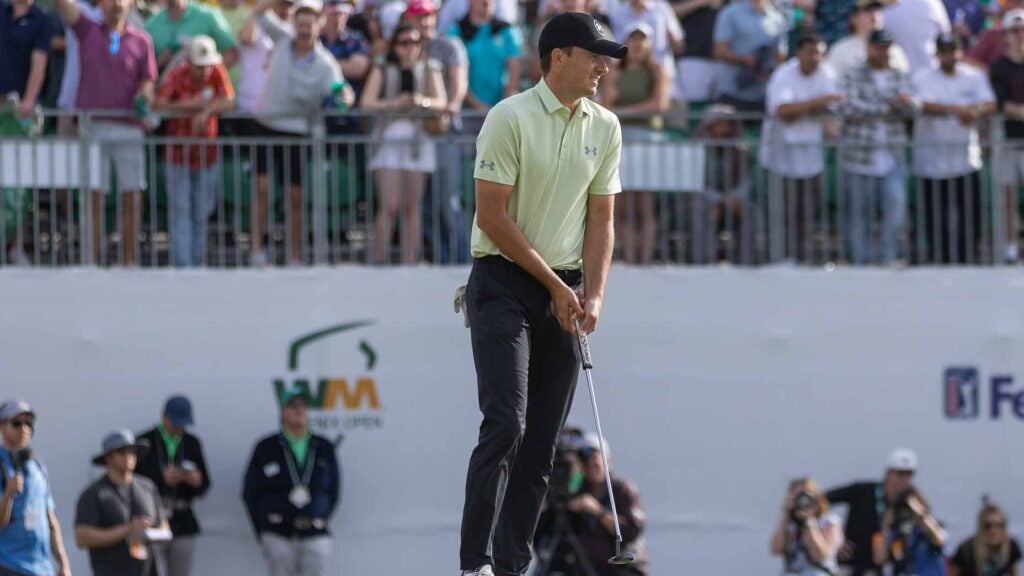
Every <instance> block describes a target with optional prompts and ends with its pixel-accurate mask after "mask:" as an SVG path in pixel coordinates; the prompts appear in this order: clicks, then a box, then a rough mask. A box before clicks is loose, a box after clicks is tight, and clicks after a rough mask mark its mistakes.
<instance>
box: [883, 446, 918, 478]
mask: <svg viewBox="0 0 1024 576" xmlns="http://www.w3.org/2000/svg"><path fill="white" fill-rule="evenodd" d="M885 467H886V469H887V470H895V471H897V472H914V471H915V470H917V453H915V452H914V451H913V450H911V449H910V448H897V449H895V450H893V451H892V452H890V453H889V458H888V459H887V460H886V461H885Z"/></svg>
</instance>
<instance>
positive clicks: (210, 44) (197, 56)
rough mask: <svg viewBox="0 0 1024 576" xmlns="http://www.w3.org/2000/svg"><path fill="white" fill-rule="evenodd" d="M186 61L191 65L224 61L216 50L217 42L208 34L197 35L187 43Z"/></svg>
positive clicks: (205, 64)
mask: <svg viewBox="0 0 1024 576" xmlns="http://www.w3.org/2000/svg"><path fill="white" fill-rule="evenodd" d="M188 61H189V62H191V63H192V65H193V66H214V65H217V64H220V63H221V62H223V61H224V59H223V58H221V56H220V52H217V43H216V42H214V41H213V38H210V37H209V36H204V35H199V36H196V37H194V38H192V41H191V42H189V43H188Z"/></svg>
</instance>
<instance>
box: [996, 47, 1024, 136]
mask: <svg viewBox="0 0 1024 576" xmlns="http://www.w3.org/2000/svg"><path fill="white" fill-rule="evenodd" d="M988 75H989V80H990V81H991V82H992V90H993V91H995V93H996V100H997V101H998V102H999V108H1000V109H1002V107H1003V104H1005V103H1006V102H1012V103H1014V104H1024V63H1017V62H1014V61H1013V60H1010V59H1009V58H1008V57H1006V56H1000V57H999V59H998V60H996V61H995V62H993V63H992V66H991V67H990V68H989V70H988ZM1006 137H1007V138H1024V122H1021V121H1020V120H1007V121H1006Z"/></svg>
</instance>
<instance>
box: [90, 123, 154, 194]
mask: <svg viewBox="0 0 1024 576" xmlns="http://www.w3.org/2000/svg"><path fill="white" fill-rule="evenodd" d="M89 134H90V136H91V137H92V138H93V139H95V140H96V141H98V142H99V143H100V151H101V154H102V157H101V165H102V167H103V179H102V182H103V190H102V191H103V192H104V193H107V192H109V191H110V187H111V174H110V169H111V165H113V168H114V173H115V174H116V175H117V191H118V192H135V191H139V190H145V189H146V147H145V145H144V144H143V140H145V133H144V132H143V131H142V128H141V127H139V126H135V125H134V124H125V123H121V122H103V121H94V122H93V123H92V124H90V125H89Z"/></svg>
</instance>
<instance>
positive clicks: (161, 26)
mask: <svg viewBox="0 0 1024 576" xmlns="http://www.w3.org/2000/svg"><path fill="white" fill-rule="evenodd" d="M146 32H148V33H149V35H150V36H151V37H152V38H153V50H154V52H156V56H157V58H159V57H160V54H161V53H162V52H163V51H164V50H167V49H170V50H171V51H172V52H177V51H178V50H179V49H180V48H181V40H182V38H183V37H185V38H189V39H191V38H194V37H196V36H199V35H200V34H205V35H206V36H209V37H210V38H213V41H214V42H216V43H217V50H218V51H220V52H223V51H225V50H227V49H228V48H232V47H234V46H235V37H234V35H233V34H231V26H230V25H229V24H228V21H227V20H225V19H224V16H223V15H222V14H221V13H220V12H218V11H217V10H215V9H213V8H210V7H209V6H206V5H205V4H200V3H198V2H189V3H188V6H187V7H186V8H185V13H184V14H182V15H181V19H180V20H177V21H173V20H171V18H170V17H169V16H168V15H167V10H166V9H165V10H161V11H160V12H159V13H158V14H157V15H156V16H153V17H152V18H150V19H149V21H148V22H146Z"/></svg>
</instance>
